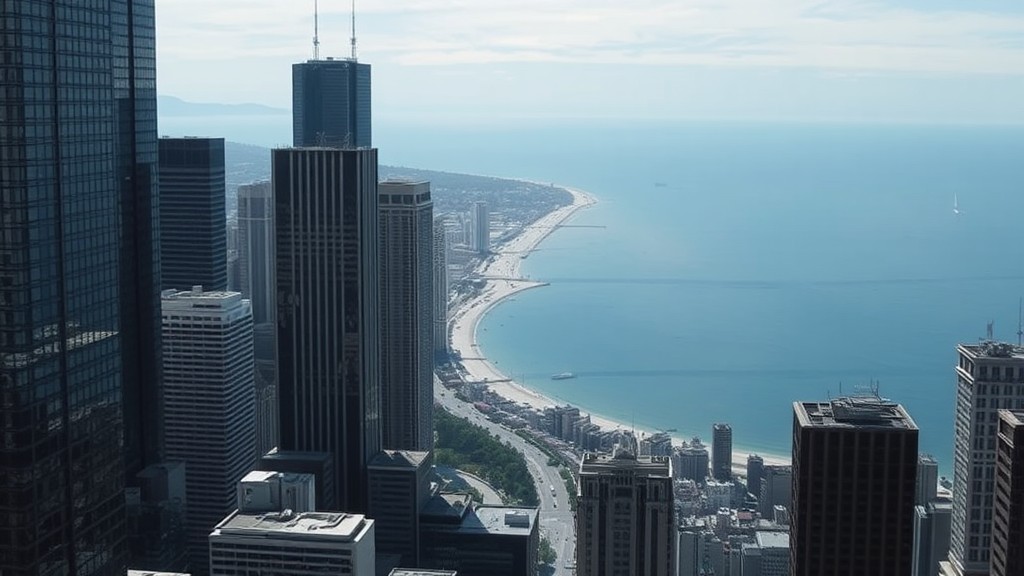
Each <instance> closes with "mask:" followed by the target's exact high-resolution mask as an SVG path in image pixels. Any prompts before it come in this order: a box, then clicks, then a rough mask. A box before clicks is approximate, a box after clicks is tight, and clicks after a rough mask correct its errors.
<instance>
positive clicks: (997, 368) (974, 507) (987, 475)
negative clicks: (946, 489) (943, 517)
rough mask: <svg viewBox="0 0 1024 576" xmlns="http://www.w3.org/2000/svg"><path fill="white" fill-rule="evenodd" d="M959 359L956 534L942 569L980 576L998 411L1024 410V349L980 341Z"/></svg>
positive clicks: (962, 349)
mask: <svg viewBox="0 0 1024 576" xmlns="http://www.w3.org/2000/svg"><path fill="white" fill-rule="evenodd" d="M957 355H958V361H957V365H956V368H955V372H956V377H957V389H956V410H955V414H956V420H955V423H954V428H953V436H954V438H953V517H952V526H951V529H952V533H951V535H950V541H949V563H948V565H944V566H943V569H944V571H945V572H946V573H947V574H949V573H952V574H956V575H957V576H965V575H968V576H980V575H983V574H988V570H989V564H990V554H991V549H992V512H993V509H994V506H993V498H994V495H995V472H996V445H997V441H998V433H997V427H998V423H999V409H1000V408H1006V409H1021V408H1024V350H1022V349H1021V348H1018V347H1017V346H1013V345H1012V344H1004V343H999V342H981V343H979V344H961V345H960V346H958V347H957Z"/></svg>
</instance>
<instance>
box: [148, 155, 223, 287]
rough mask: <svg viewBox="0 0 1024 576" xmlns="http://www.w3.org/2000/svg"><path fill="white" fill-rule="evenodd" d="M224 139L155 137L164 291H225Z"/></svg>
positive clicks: (161, 269) (161, 271)
mask: <svg viewBox="0 0 1024 576" xmlns="http://www.w3.org/2000/svg"><path fill="white" fill-rule="evenodd" d="M224 202H225V198H224V139H223V138H167V137H164V138H161V139H160V267H161V268H160V273H161V283H162V284H163V287H164V289H165V290H166V289H170V288H173V289H175V290H187V289H189V288H191V287H192V286H202V287H203V288H205V289H206V290H211V291H216V290H227V289H228V237H227V215H226V211H225V206H224Z"/></svg>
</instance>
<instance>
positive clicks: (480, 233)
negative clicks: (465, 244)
mask: <svg viewBox="0 0 1024 576" xmlns="http://www.w3.org/2000/svg"><path fill="white" fill-rule="evenodd" d="M470 222H471V223H472V225H471V228H472V230H473V234H472V236H470V244H469V248H470V249H471V250H473V251H475V252H480V253H481V254H486V253H487V252H488V251H489V250H490V249H491V213H490V211H489V210H488V209H487V202H483V201H479V202H473V211H472V212H471V213H470Z"/></svg>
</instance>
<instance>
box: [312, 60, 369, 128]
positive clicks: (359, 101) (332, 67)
mask: <svg viewBox="0 0 1024 576" xmlns="http://www.w3.org/2000/svg"><path fill="white" fill-rule="evenodd" d="M292 123H293V126H292V131H293V145H294V146H306V147H308V146H330V147H334V148H368V147H370V145H371V138H370V65H369V64H362V63H360V62H356V61H355V60H351V59H347V58H346V59H338V60H335V59H332V58H328V59H326V60H309V61H307V62H302V63H299V64H293V65H292Z"/></svg>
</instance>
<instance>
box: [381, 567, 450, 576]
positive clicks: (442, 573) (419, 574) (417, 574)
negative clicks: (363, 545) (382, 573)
mask: <svg viewBox="0 0 1024 576" xmlns="http://www.w3.org/2000/svg"><path fill="white" fill-rule="evenodd" d="M456 574H457V572H455V571H454V570H423V569H421V568H395V569H394V570H392V571H391V574H390V575H389V576H455V575H456Z"/></svg>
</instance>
